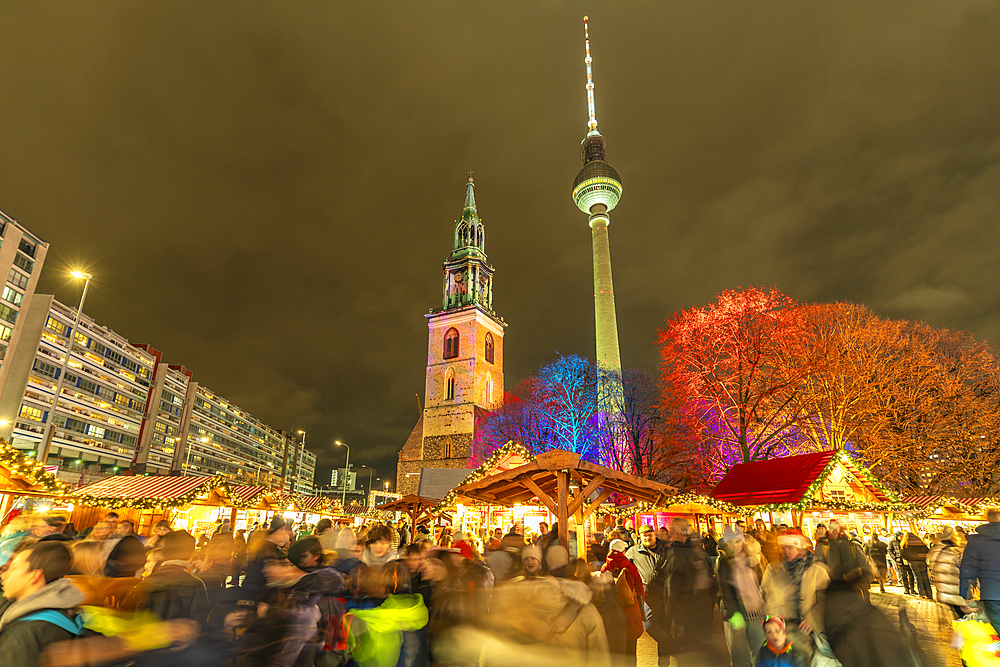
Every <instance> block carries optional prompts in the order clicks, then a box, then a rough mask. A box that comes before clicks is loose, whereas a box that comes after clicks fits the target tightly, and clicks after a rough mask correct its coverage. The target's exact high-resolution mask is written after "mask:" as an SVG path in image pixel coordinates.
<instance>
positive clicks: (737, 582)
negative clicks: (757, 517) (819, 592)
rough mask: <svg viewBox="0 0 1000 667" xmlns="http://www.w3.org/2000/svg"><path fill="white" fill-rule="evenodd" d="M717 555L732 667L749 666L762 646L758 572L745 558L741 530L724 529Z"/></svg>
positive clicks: (744, 543) (761, 604)
mask: <svg viewBox="0 0 1000 667" xmlns="http://www.w3.org/2000/svg"><path fill="white" fill-rule="evenodd" d="M719 544H720V545H721V553H720V554H719V569H718V572H719V575H718V576H719V593H720V594H721V598H722V599H721V601H720V605H719V610H720V612H721V613H722V620H723V623H724V624H725V626H724V629H725V633H726V644H727V645H728V646H729V653H730V661H731V663H732V664H733V666H734V667H740V666H741V665H749V664H751V662H750V661H751V660H752V659H753V658H754V655H755V654H754V651H755V650H756V649H757V647H759V646H761V645H762V644H763V643H764V631H763V628H762V627H761V621H762V620H763V618H764V598H763V597H762V596H761V593H760V583H759V579H758V578H757V570H756V569H755V568H754V567H753V566H752V565H751V564H750V559H749V558H748V557H747V554H746V536H745V535H744V533H743V531H742V530H738V529H734V528H733V527H732V526H726V528H725V530H724V531H723V533H722V541H721V542H720V543H719Z"/></svg>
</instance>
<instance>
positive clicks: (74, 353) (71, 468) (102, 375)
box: [0, 294, 156, 484]
mask: <svg viewBox="0 0 1000 667" xmlns="http://www.w3.org/2000/svg"><path fill="white" fill-rule="evenodd" d="M75 318H76V310H75V309H74V308H70V307H69V306H65V305H63V304H61V303H59V302H58V301H56V300H55V299H54V298H53V297H52V295H50V294H36V295H35V296H34V298H33V299H32V301H31V305H30V306H29V308H28V309H27V311H26V312H24V314H23V319H24V322H23V325H24V328H23V329H22V330H21V332H20V334H19V339H18V342H17V347H16V349H14V351H13V353H12V354H11V355H10V356H9V357H8V358H7V359H6V360H5V364H9V367H8V368H7V373H6V375H5V378H4V385H3V387H2V390H0V423H4V422H6V424H5V425H3V426H2V427H0V436H3V437H4V438H5V439H7V440H8V441H10V442H11V444H12V445H13V446H14V447H15V448H17V449H20V450H23V451H24V452H25V453H26V454H29V455H32V456H34V455H36V454H37V451H38V446H39V444H40V442H41V440H42V437H43V434H44V432H45V428H46V426H47V425H48V424H49V423H50V420H51V424H52V428H53V438H52V446H51V448H50V450H49V455H48V457H47V461H46V463H47V464H48V465H58V466H59V473H58V476H59V477H60V478H61V479H63V480H64V481H66V482H71V483H74V484H76V483H86V482H89V481H92V480H96V479H99V478H101V477H103V476H107V475H111V474H115V473H117V472H119V471H123V470H128V469H129V468H131V466H132V462H133V460H134V457H135V452H136V446H137V444H138V440H139V433H140V431H141V428H142V424H143V420H144V419H145V410H146V404H147V401H148V399H149V393H150V381H151V379H152V377H153V368H154V365H155V363H156V358H155V357H154V356H153V355H152V354H150V353H149V352H147V351H145V350H142V349H139V348H136V347H134V346H133V345H130V344H129V342H128V340H127V339H126V338H124V337H123V336H120V335H119V334H117V333H115V332H114V331H112V330H110V329H108V328H107V327H103V326H100V325H99V324H97V323H96V322H95V321H94V320H93V319H92V318H91V317H89V316H87V315H86V313H84V314H83V315H82V316H81V318H80V324H79V327H78V328H77V330H76V334H75V336H74V339H75V340H74V341H73V342H72V343H73V344H72V349H71V351H70V353H69V354H70V358H69V367H68V370H67V372H66V377H65V380H64V383H63V387H62V394H61V395H60V397H59V401H58V405H56V406H55V408H53V397H54V394H55V388H56V385H57V383H58V381H59V375H60V373H61V372H62V366H63V360H64V359H65V355H66V353H67V348H69V347H70V345H69V343H70V341H69V331H70V329H71V328H72V326H73V321H74V319H75Z"/></svg>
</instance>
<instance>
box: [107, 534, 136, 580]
mask: <svg viewBox="0 0 1000 667" xmlns="http://www.w3.org/2000/svg"><path fill="white" fill-rule="evenodd" d="M145 563H146V547H144V546H143V545H142V540H140V539H139V538H138V537H137V536H136V535H124V536H122V537H121V538H119V540H118V543H117V544H116V545H115V546H114V547H112V548H111V553H109V554H108V560H107V563H106V564H105V565H104V576H105V577H134V576H135V573H136V572H138V571H139V570H141V569H142V566H143V565H144V564H145Z"/></svg>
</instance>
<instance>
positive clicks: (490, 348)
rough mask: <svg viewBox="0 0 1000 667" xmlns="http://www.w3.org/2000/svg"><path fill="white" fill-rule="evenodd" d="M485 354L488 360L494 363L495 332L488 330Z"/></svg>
mask: <svg viewBox="0 0 1000 667" xmlns="http://www.w3.org/2000/svg"><path fill="white" fill-rule="evenodd" d="M483 353H484V354H483V356H485V357H486V361H488V362H489V363H491V364H492V363H493V334H491V333H489V332H487V334H486V349H485V350H484V351H483Z"/></svg>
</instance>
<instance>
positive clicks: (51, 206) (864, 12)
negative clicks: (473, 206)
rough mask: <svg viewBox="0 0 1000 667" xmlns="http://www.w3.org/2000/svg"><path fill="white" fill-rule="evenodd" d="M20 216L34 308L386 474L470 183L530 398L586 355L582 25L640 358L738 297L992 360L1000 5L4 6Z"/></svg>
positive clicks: (633, 357)
mask: <svg viewBox="0 0 1000 667" xmlns="http://www.w3.org/2000/svg"><path fill="white" fill-rule="evenodd" d="M0 7H2V11H3V16H4V20H3V21H2V22H0V36H2V39H3V44H4V47H3V49H2V50H0V74H2V80H3V98H2V102H0V138H2V141H3V150H2V151H0V183H2V184H3V187H2V197H0V208H2V209H3V210H5V211H6V212H8V213H9V214H11V215H13V216H15V217H16V218H18V219H19V220H20V221H21V222H22V223H23V224H24V225H25V226H27V227H28V228H29V229H32V230H33V231H35V232H36V233H37V234H39V235H41V236H42V237H43V238H45V239H47V240H48V241H50V242H51V244H52V249H51V254H50V258H51V259H50V260H49V264H48V266H47V269H46V272H45V275H44V278H43V281H42V289H43V290H55V291H56V293H57V295H58V296H59V297H60V298H62V299H63V300H66V301H72V300H73V299H75V292H73V291H72V289H71V288H70V287H68V286H67V285H66V284H65V281H64V279H63V278H62V277H61V275H60V274H59V268H60V267H61V266H68V265H78V264H80V263H83V264H86V265H88V266H89V267H90V268H91V270H92V271H93V272H94V273H95V275H96V276H97V282H96V284H95V291H94V294H93V296H92V297H91V299H90V302H89V305H88V312H90V313H91V314H93V315H94V316H95V317H96V318H97V319H98V321H100V322H101V323H104V324H107V325H108V326H110V327H112V328H114V329H116V330H117V331H119V332H121V333H122V334H123V335H125V336H127V337H129V338H130V339H132V340H134V341H143V342H150V343H152V344H153V345H155V346H157V347H159V348H161V349H163V350H164V351H165V352H166V353H167V356H168V358H170V359H172V360H174V361H177V362H181V363H184V364H186V365H187V366H188V367H190V368H192V369H193V370H194V372H195V375H196V378H197V379H198V380H199V381H200V382H203V383H204V384H205V385H207V386H209V387H211V388H212V389H213V390H215V391H217V392H219V393H221V394H223V395H225V396H227V397H229V398H230V399H231V400H233V401H235V402H236V403H238V404H239V405H241V406H243V407H244V408H246V409H248V410H250V411H251V412H253V413H254V414H256V415H257V416H259V417H260V418H262V419H264V420H265V421H267V422H269V423H271V424H273V425H275V426H278V427H285V428H291V429H296V428H305V429H307V430H308V431H309V434H310V435H309V442H310V445H313V446H315V448H316V449H317V450H318V452H319V454H320V462H321V465H323V466H325V467H327V468H328V467H329V466H331V465H333V464H334V463H336V462H338V461H341V460H342V459H341V456H342V454H341V452H339V451H336V450H334V449H333V448H332V447H329V446H328V443H329V442H330V441H331V440H332V439H334V438H339V439H342V440H345V441H347V442H349V443H351V444H352V448H353V451H352V454H353V456H352V460H356V461H358V462H364V463H369V464H371V465H374V466H376V467H377V469H378V471H379V474H380V475H381V474H391V467H392V465H393V462H394V453H395V451H396V450H397V449H398V447H399V446H400V445H401V444H402V442H403V440H404V439H405V437H406V435H407V434H408V433H409V430H410V428H411V427H412V425H413V422H414V421H415V419H416V416H417V407H416V401H415V399H414V397H413V394H414V393H422V392H423V359H424V358H425V354H426V326H425V321H424V318H423V316H422V315H423V314H424V313H426V312H427V309H428V308H431V307H433V306H435V305H436V304H437V303H439V299H440V291H439V290H440V274H439V266H440V263H441V261H442V260H443V258H444V257H445V255H446V254H447V252H448V250H449V244H450V237H451V225H452V221H453V220H454V218H455V217H457V215H458V214H459V213H460V207H461V203H462V197H463V185H462V184H463V179H464V177H465V172H466V170H468V169H470V168H473V169H475V170H476V180H477V185H478V189H477V199H478V201H479V204H480V212H481V214H482V217H483V218H484V219H485V220H486V223H487V226H488V239H487V241H488V251H489V253H490V258H491V260H492V261H493V263H494V264H495V266H496V268H497V278H496V301H495V303H496V306H497V308H498V310H499V311H500V313H501V314H502V315H503V316H504V317H505V318H506V319H507V321H508V322H509V324H510V327H509V329H508V334H507V348H506V364H507V366H506V373H507V381H508V385H509V386H510V385H513V384H514V383H515V382H516V381H517V380H518V379H520V378H521V377H523V376H524V375H525V374H526V373H528V372H529V371H530V370H531V369H532V368H534V367H535V366H537V365H539V364H541V363H544V362H546V361H548V360H550V359H551V357H552V354H553V352H554V351H555V350H559V351H560V352H563V353H573V352H580V353H584V354H588V353H591V350H592V347H593V310H592V308H593V307H592V294H593V292H592V282H591V281H592V274H591V271H592V267H591V256H590V239H589V234H588V229H587V227H586V219H585V217H584V216H583V215H582V214H580V213H579V212H578V211H576V209H575V208H574V206H573V204H572V202H571V200H570V185H571V183H572V179H573V177H574V175H575V174H576V171H577V170H578V168H579V141H580V140H581V139H582V137H583V134H584V131H585V98H584V88H583V81H584V72H583V63H582V55H583V54H582V43H581V41H582V40H581V32H582V31H581V25H580V21H581V16H582V14H583V13H589V14H590V16H591V25H592V28H593V29H592V37H593V42H594V57H595V65H594V68H595V75H596V79H597V109H598V117H599V119H600V123H601V129H602V131H603V132H604V134H605V135H606V136H607V138H608V150H609V158H610V161H611V163H612V164H613V165H615V167H616V168H617V169H618V170H619V171H620V172H621V174H622V176H623V180H624V184H625V194H624V197H623V200H622V203H621V205H620V208H619V209H618V210H617V211H615V213H614V214H613V218H612V219H613V222H612V225H611V243H612V254H613V263H614V271H615V285H616V290H617V296H618V309H619V310H618V315H619V325H620V329H621V340H622V358H623V360H624V362H625V363H626V364H627V365H646V366H653V365H655V362H656V361H655V352H654V350H653V348H652V346H651V344H650V343H651V341H652V340H653V339H654V337H655V331H656V327H657V326H658V325H659V323H660V322H661V321H662V320H663V318H664V317H666V316H668V315H670V314H671V313H673V312H674V311H675V310H676V309H677V308H680V307H683V306H687V305H691V304H692V303H704V302H705V301H707V300H709V299H711V298H712V297H713V295H714V294H715V293H716V292H718V291H720V290H722V289H725V288H728V287H735V286H737V285H777V286H778V287H780V288H781V289H783V290H784V291H786V292H788V293H789V294H791V295H792V296H794V297H796V298H799V299H816V300H833V299H844V300H853V301H859V302H864V303H867V304H869V305H871V306H873V307H874V308H876V309H878V310H880V311H882V312H884V313H886V314H888V315H894V316H905V317H911V318H915V319H925V320H926V321H928V322H929V323H930V324H933V325H937V326H950V327H958V328H967V329H970V330H972V331H973V332H975V333H976V334H977V335H979V336H983V337H987V338H990V339H992V340H997V339H1000V317H998V314H997V313H998V307H997V306H998V302H1000V287H998V283H997V281H996V278H995V276H996V266H997V260H998V257H997V248H998V247H1000V231H998V229H1000V228H998V226H997V224H996V221H997V220H998V218H1000V191H998V189H997V183H1000V120H998V119H1000V87H998V86H997V85H996V81H997V80H1000V56H998V51H997V49H996V35H997V34H1000V7H998V6H997V5H996V3H992V2H960V1H956V2H949V3H935V2H914V3H907V4H906V5H900V4H899V3H890V2H876V3H870V2H869V3H854V4H851V3H841V4H838V5H829V6H820V5H809V4H805V5H802V4H800V5H790V4H788V3H776V2H775V3H764V4H761V3H757V4H753V5H750V4H747V3H737V2H731V3H730V2H719V3H694V4H692V3H687V4H684V3H664V2H655V3H654V2H649V3H639V2H636V3H629V4H627V5H615V6H614V9H613V10H612V6H610V5H605V4H594V5H592V6H591V5H590V4H588V3H583V4H579V5H572V4H570V3H560V4H543V3H467V2H462V3H433V4H430V3H419V4H413V5H410V6H406V5H404V4H402V3H390V4H384V3H353V4H351V3H322V2H312V3H309V2H301V3H278V2H275V3H265V2H259V3H243V2H239V3H237V2H233V3H225V2H180V1H177V2H169V3H150V2H114V3H112V2H99V3H87V4H85V5H84V4H78V5H72V4H70V5H67V4H65V3H48V2H35V3H21V2H13V1H4V2H2V4H0Z"/></svg>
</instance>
